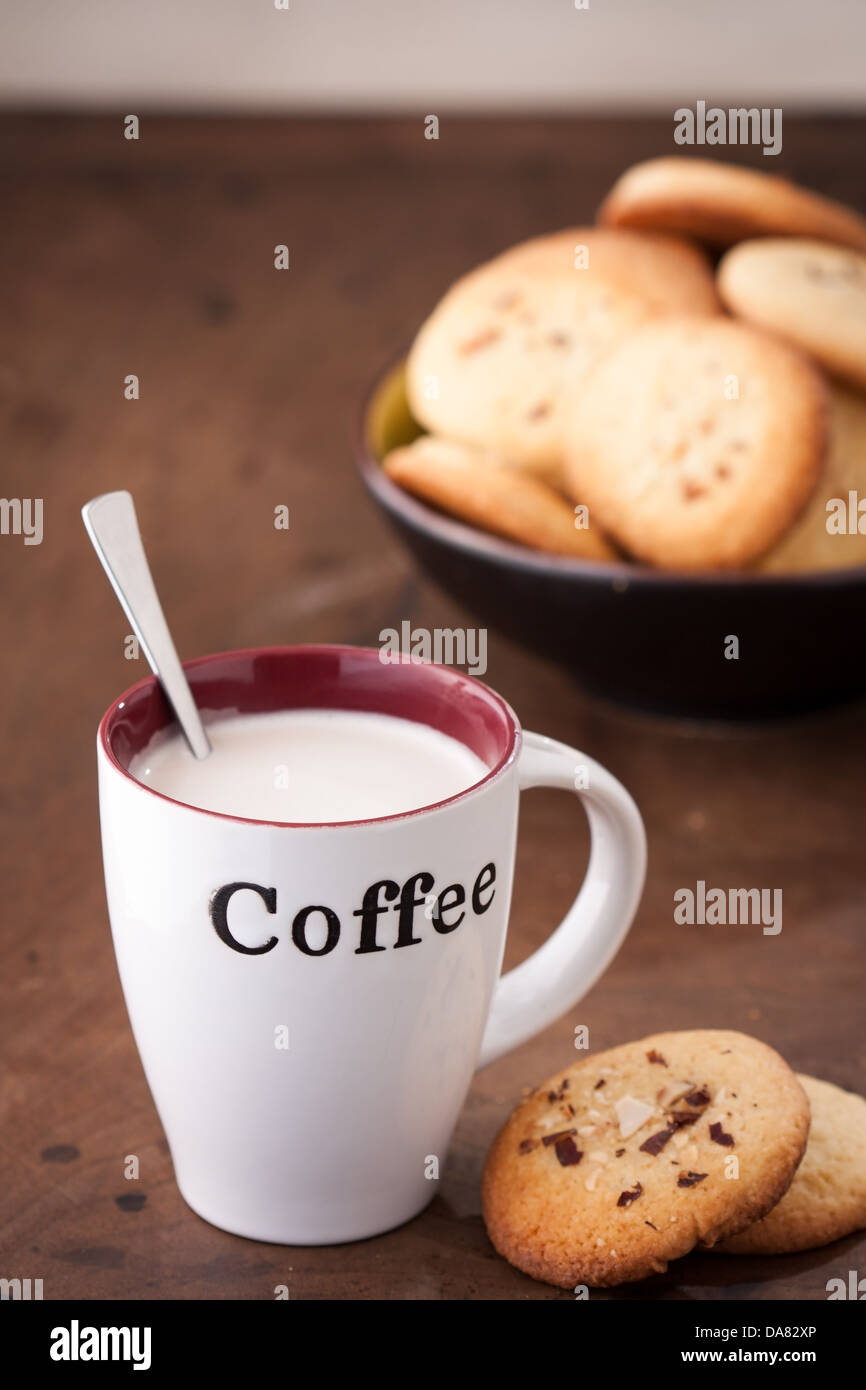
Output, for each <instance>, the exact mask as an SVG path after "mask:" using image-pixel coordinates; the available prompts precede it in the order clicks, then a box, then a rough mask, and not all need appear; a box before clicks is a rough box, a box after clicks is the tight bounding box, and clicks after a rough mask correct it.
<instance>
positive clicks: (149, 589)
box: [81, 492, 211, 758]
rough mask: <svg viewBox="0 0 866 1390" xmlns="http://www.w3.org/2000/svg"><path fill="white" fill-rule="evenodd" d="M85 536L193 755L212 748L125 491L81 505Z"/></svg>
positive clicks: (202, 755)
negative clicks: (85, 529)
mask: <svg viewBox="0 0 866 1390" xmlns="http://www.w3.org/2000/svg"><path fill="white" fill-rule="evenodd" d="M81 515H82V517H83V519H84V525H85V526H86V527H87V534H88V536H89V537H90V539H91V541H92V542H93V548H94V550H95V551H96V553H97V555H98V556H99V558H100V560H101V561H102V567H103V569H104V570H105V573H106V574H107V575H108V578H109V579H110V581H111V587H112V588H113V590H114V592H115V593H116V594H117V597H118V598H119V599H120V606H121V608H122V609H123V611H124V613H125V614H126V616H127V618H128V619H129V621H130V623H131V624H132V630H133V632H134V633H135V635H136V637H137V638H138V640H139V642H140V643H141V647H142V650H143V652H144V654H145V656H146V657H147V659H148V661H149V662H150V668H151V670H152V671H153V674H154V675H155V676H156V678H157V680H158V681H159V683H160V685H161V686H162V688H163V691H164V692H165V695H166V696H167V698H168V701H169V703H170V705H171V707H172V709H173V710H174V712H175V714H176V715H177V719H178V723H179V724H180V727H181V729H182V730H183V732H184V735H185V737H186V741H187V743H188V744H189V746H190V748H191V749H192V752H193V753H194V754H195V756H196V757H197V758H206V757H207V756H208V754H209V753H210V751H211V746H210V741H209V739H208V736H207V734H206V733H205V731H204V725H203V724H202V722H201V715H200V714H199V712H198V709H197V708H196V704H195V700H194V699H193V698H192V691H191V690H190V688H189V685H188V684H187V679H186V676H185V675H184V673H183V667H182V666H181V664H180V659H179V657H178V654H177V651H176V649H175V645H174V642H173V641H172V640H171V633H170V632H169V630H168V623H167V622H166V621H165V616H164V614H163V611H162V607H161V605H160V602H159V596H158V594H157V592H156V586H155V585H154V582H153V576H152V575H151V573H150V566H149V565H148V563H147V556H146V555H145V553H144V546H143V544H142V540H141V532H140V531H139V529H138V520H137V518H136V515H135V506H134V504H133V501H132V497H131V496H130V494H129V493H128V492H104V493H103V494H102V496H101V497H94V498H93V500H92V501H90V502H87V503H85V505H84V506H83V507H82V508H81Z"/></svg>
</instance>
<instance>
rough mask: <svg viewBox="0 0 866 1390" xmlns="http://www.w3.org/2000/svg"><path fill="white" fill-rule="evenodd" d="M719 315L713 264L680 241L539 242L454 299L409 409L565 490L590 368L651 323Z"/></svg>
mask: <svg viewBox="0 0 866 1390" xmlns="http://www.w3.org/2000/svg"><path fill="white" fill-rule="evenodd" d="M719 309H720V305H719V301H718V297H717V294H716V289H715V283H714V279H713V275H712V271H711V269H710V265H709V262H708V261H707V259H706V258H705V257H704V255H703V253H702V252H701V251H700V250H699V249H698V248H697V247H695V246H693V245H690V244H689V243H688V242H686V241H683V240H681V239H680V238H677V237H669V236H653V235H640V234H636V233H633V232H626V231H617V230H609V229H605V228H598V227H595V228H593V227H574V228H571V229H569V230H567V231H563V232H557V233H554V234H553V235H550V236H543V237H538V238H535V239H534V240H532V241H529V242H525V243H523V244H522V245H520V246H516V247H512V248H511V249H510V250H508V251H505V252H504V253H503V254H502V255H500V256H498V257H496V259H495V260H493V261H489V262H488V263H487V264H485V265H482V266H479V267H478V268H477V269H475V270H472V271H470V272H469V274H468V275H465V276H463V278H462V279H460V280H458V281H457V283H456V284H455V285H454V286H452V288H451V289H450V290H449V291H448V292H447V293H446V295H445V296H444V298H443V299H442V300H441V301H440V303H439V304H438V305H437V307H436V308H435V309H434V310H433V313H432V314H431V315H430V317H429V318H428V319H427V321H426V323H425V324H423V326H422V327H421V329H420V331H419V333H418V335H417V337H416V339H415V342H414V344H413V346H412V349H411V351H410V353H409V359H408V365H407V376H406V381H407V393H408V400H409V405H410V407H411V410H412V414H413V416H414V417H415V419H416V420H417V421H418V422H419V424H421V425H422V426H423V427H424V428H425V429H427V430H429V431H430V433H431V434H436V435H440V436H442V437H444V438H447V439H452V440H455V441H457V442H458V443H462V444H467V445H473V446H475V447H476V448H480V449H489V450H493V451H494V452H496V453H497V454H499V455H500V456H501V457H502V458H504V459H507V460H508V461H509V463H510V464H511V465H513V466H514V467H517V468H520V469H523V470H525V471H528V472H531V473H533V474H534V475H536V476H538V477H541V478H544V479H546V480H547V481H550V482H554V483H556V482H558V481H559V480H560V479H561V467H562V447H563V440H562V431H563V420H564V418H565V415H566V414H567V410H568V406H569V403H570V401H571V400H572V399H573V398H574V396H575V394H577V393H579V392H580V390H581V386H582V383H583V380H584V378H585V376H586V373H587V372H588V371H589V370H590V368H591V367H592V366H593V365H594V364H595V363H596V362H597V361H599V360H600V359H601V358H603V357H604V356H605V354H606V353H607V352H608V351H609V350H610V349H611V347H613V346H614V345H615V344H616V343H618V342H620V341H621V340H622V339H623V338H624V337H627V336H628V335H629V334H630V333H631V332H632V331H633V330H634V329H635V328H637V327H638V326H639V325H640V324H641V323H643V322H645V321H646V320H647V319H652V318H656V317H660V316H664V315H668V314H678V315H683V314H694V315H696V316H698V315H708V314H716V313H718V312H719Z"/></svg>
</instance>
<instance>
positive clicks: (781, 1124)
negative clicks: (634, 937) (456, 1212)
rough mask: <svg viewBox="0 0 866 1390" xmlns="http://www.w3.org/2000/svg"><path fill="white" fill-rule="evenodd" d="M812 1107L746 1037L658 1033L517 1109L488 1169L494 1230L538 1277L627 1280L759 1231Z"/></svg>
mask: <svg viewBox="0 0 866 1390" xmlns="http://www.w3.org/2000/svg"><path fill="white" fill-rule="evenodd" d="M808 1131H809V1103H808V1101H807V1099H806V1096H805V1093H804V1091H803V1088H802V1086H801V1085H800V1083H799V1081H798V1080H797V1078H796V1077H795V1075H794V1073H793V1072H792V1071H791V1069H790V1067H789V1066H788V1065H787V1063H786V1062H784V1061H783V1060H782V1058H781V1057H780V1056H779V1055H778V1053H777V1052H774V1051H773V1049H772V1048H770V1047H767V1046H766V1045H765V1044H764V1043H761V1042H758V1041H757V1040H756V1039H755V1038H749V1037H746V1036H745V1035H744V1034H743V1033H729V1032H721V1031H696V1032H685V1033H659V1034H656V1035H655V1036H654V1037H649V1038H644V1039H643V1041H642V1042H633V1043H627V1044H626V1045H625V1046H624V1047H614V1048H611V1050H610V1051H608V1052H601V1053H599V1054H598V1055H597V1056H589V1057H587V1058H586V1059H585V1060H584V1061H582V1062H578V1063H576V1064H575V1065H574V1066H572V1067H568V1068H567V1069H566V1070H565V1071H563V1072H560V1073H559V1074H558V1075H557V1076H554V1077H552V1078H551V1080H549V1081H547V1082H545V1083H544V1085H543V1086H541V1087H539V1088H538V1090H536V1091H535V1092H533V1093H532V1095H531V1096H530V1097H529V1098H528V1099H527V1100H525V1101H524V1102H523V1104H522V1105H519V1106H518V1108H517V1109H516V1110H515V1111H514V1113H513V1114H512V1115H511V1118H510V1119H509V1120H508V1121H507V1122H506V1124H505V1126H504V1127H503V1129H501V1130H500V1132H499V1134H498V1135H497V1137H496V1139H495V1140H494V1142H493V1145H492V1147H491V1149H490V1153H489V1154H488V1156H487V1163H486V1165H485V1168H484V1176H483V1180H482V1202H483V1211H484V1220H485V1223H486V1225H487V1231H488V1234H489V1236H490V1239H491V1240H492V1242H493V1244H494V1245H495V1246H496V1249H497V1250H498V1251H499V1253H500V1254H501V1255H504V1256H505V1258H506V1259H507V1260H509V1261H510V1262H511V1264H513V1265H516V1266H517V1268H518V1269H522V1270H523V1271H524V1272H525V1273H526V1274H531V1275H532V1276H533V1278H535V1279H543V1280H546V1282H547V1283H549V1284H558V1285H560V1287H562V1288H573V1287H575V1286H576V1285H578V1284H589V1285H593V1284H594V1285H611V1284H624V1283H629V1282H630V1281H632V1280H635V1279H643V1278H646V1277H647V1276H648V1275H650V1274H657V1273H662V1272H663V1271H664V1270H665V1269H666V1268H667V1265H668V1261H669V1260H675V1259H677V1258H678V1257H679V1256H681V1255H685V1254H687V1253H688V1251H690V1250H693V1249H694V1247H695V1246H696V1245H700V1246H711V1245H714V1244H715V1243H716V1242H717V1241H719V1240H722V1239H724V1238H725V1237H727V1236H730V1235H734V1234H736V1233H737V1232H739V1231H741V1230H743V1229H744V1228H745V1227H746V1226H748V1225H750V1224H751V1223H752V1222H754V1221H756V1220H758V1219H759V1218H760V1217H761V1216H763V1215H764V1214H765V1213H766V1212H768V1211H769V1210H770V1209H771V1207H773V1206H775V1204H776V1202H778V1201H779V1199H780V1198H781V1197H782V1196H783V1195H784V1193H785V1192H786V1191H787V1189H788V1187H789V1186H790V1183H791V1179H792V1178H793V1176H794V1173H795V1171H796V1168H797V1164H798V1163H799V1162H800V1159H801V1157H802V1154H803V1150H804V1148H805V1146H806V1138H807V1135H808Z"/></svg>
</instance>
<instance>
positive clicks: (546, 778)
mask: <svg viewBox="0 0 866 1390" xmlns="http://www.w3.org/2000/svg"><path fill="white" fill-rule="evenodd" d="M579 771H580V772H585V776H582V777H581V778H580V780H581V781H582V782H585V784H586V785H585V786H582V787H579V786H578V785H577V782H578V772H579ZM517 774H518V783H519V786H520V790H521V791H525V790H526V789H527V788H528V787H558V788H560V789H561V790H563V791H570V792H574V793H575V795H576V796H579V797H580V800H581V801H582V802H583V806H584V809H585V811H586V814H587V818H588V820H589V829H590V836H591V843H590V852H589V865H588V867H587V871H586V877H585V879H584V880H583V883H582V885H581V888H580V892H579V893H578V895H577V897H576V898H575V900H574V902H573V903H572V905H571V907H570V908H569V910H568V912H567V913H566V915H565V917H564V918H563V920H562V922H561V923H560V924H559V926H558V927H557V928H556V930H555V931H554V933H553V935H552V936H550V937H548V939H547V941H545V943H544V945H543V946H540V947H539V948H538V950H537V951H535V952H534V953H533V954H532V955H531V956H530V957H529V959H528V960H525V961H523V963H522V964H521V965H518V966H517V967H516V968H515V969H514V970H509V972H508V974H507V975H503V976H501V978H500V979H499V981H498V983H497V985H496V989H495V991H494V994H493V1003H492V1005H491V1008H490V1015H489V1017H488V1020H487V1027H486V1029H485V1032H484V1038H483V1040H482V1044H481V1055H480V1059H479V1062H478V1067H479V1069H480V1068H481V1067H486V1066H488V1065H489V1064H490V1063H491V1062H495V1061H496V1059H497V1057H501V1056H502V1054H503V1053H504V1052H510V1051H511V1049H512V1048H513V1047H518V1046H519V1045H520V1043H523V1042H526V1040H527V1039H528V1038H531V1037H532V1036H533V1035H534V1034H535V1033H540V1032H541V1030H542V1029H543V1028H546V1027H547V1025H548V1024H550V1023H553V1022H554V1021H555V1020H556V1019H557V1018H559V1017H560V1016H561V1015H562V1014H564V1013H565V1012H566V1011H567V1010H568V1009H570V1008H571V1007H572V1005H574V1004H576V1003H577V1002H578V1000H580V999H582V998H583V996H584V995H585V994H586V993H587V991H588V990H590V989H591V988H592V986H593V985H594V984H595V982H596V980H597V979H598V978H599V976H600V975H601V974H602V973H603V972H604V971H605V970H606V969H607V967H608V965H609V964H610V962H611V961H612V960H613V958H614V956H615V955H616V953H617V951H618V950H619V948H620V946H621V945H622V943H623V941H624V940H625V937H626V935H627V934H628V930H629V927H630V926H631V924H632V919H633V917H634V914H635V912H636V910H637V905H638V903H639V901H640V897H641V893H642V892H643V884H644V877H645V875H646V834H645V832H644V827H643V821H642V820H641V817H640V812H639V811H638V809H637V806H636V805H635V803H634V801H633V800H632V798H631V797H630V796H629V794H628V792H627V791H626V789H625V787H623V786H622V785H621V783H619V782H618V781H617V780H616V778H615V777H612V776H611V774H610V773H609V772H606V771H605V769H604V768H603V767H600V766H599V764H598V763H596V762H593V761H592V759H591V758H586V757H584V755H583V754H582V753H578V752H577V750H576V749H574V748H569V747H568V746H567V745H566V744H564V743H557V742H556V740H555V739H551V738H544V737H543V736H542V735H541V734H533V733H529V732H525V733H524V735H523V748H522V749H521V752H520V760H519V763H518V769H517Z"/></svg>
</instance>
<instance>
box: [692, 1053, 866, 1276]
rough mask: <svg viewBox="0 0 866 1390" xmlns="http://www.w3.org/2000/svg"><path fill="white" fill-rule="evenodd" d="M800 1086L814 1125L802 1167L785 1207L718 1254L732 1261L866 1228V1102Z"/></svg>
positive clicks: (806, 1246)
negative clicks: (742, 1256)
mask: <svg viewBox="0 0 866 1390" xmlns="http://www.w3.org/2000/svg"><path fill="white" fill-rule="evenodd" d="M798 1080H799V1081H800V1082H801V1084H802V1086H803V1090H804V1091H805V1092H806V1095H807V1096H808V1097H809V1105H810V1106H811V1109H812V1124H811V1128H810V1130H809V1142H808V1144H807V1145H806V1152H805V1154H804V1155H803V1162H802V1163H801V1164H800V1167H799V1168H798V1169H797V1172H796V1175H795V1177H794V1181H793V1182H792V1183H791V1186H790V1187H789V1188H788V1191H787V1192H786V1193H785V1195H784V1197H783V1198H782V1200H781V1202H779V1204H778V1205H777V1206H775V1207H773V1210H772V1211H771V1212H769V1213H768V1214H767V1215H766V1216H765V1217H763V1218H762V1220H760V1221H758V1222H757V1223H756V1224H755V1225H754V1226H749V1227H748V1229H747V1230H745V1231H741V1232H740V1234H739V1235H738V1236H733V1237H732V1238H731V1239H730V1240H726V1241H724V1242H723V1243H722V1244H721V1245H718V1246H716V1249H717V1250H719V1251H721V1252H722V1253H723V1254H729V1255H792V1254H794V1253H795V1252H796V1251H798V1250H814V1249H815V1247H816V1246H819V1245H829V1244H830V1242H831V1241H834V1240H841V1239H842V1237H843V1236H848V1235H850V1234H851V1233H852V1231H859V1230H862V1229H863V1227H866V1100H864V1099H863V1097H862V1096H857V1095H854V1094H853V1092H851V1091H843V1090H841V1089H840V1088H839V1087H838V1086H832V1085H831V1084H830V1082H829V1081H816V1080H815V1078H814V1077H813V1076H800V1077H798Z"/></svg>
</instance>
